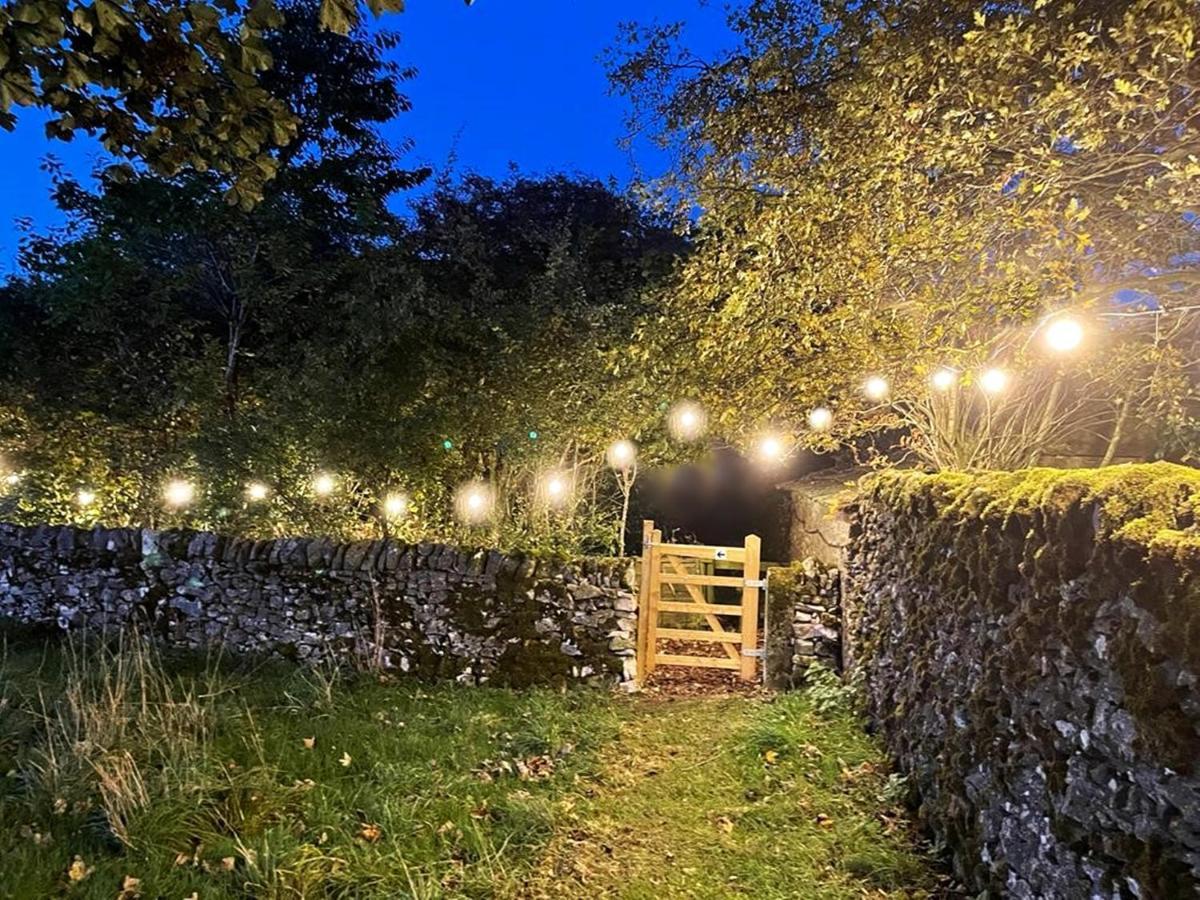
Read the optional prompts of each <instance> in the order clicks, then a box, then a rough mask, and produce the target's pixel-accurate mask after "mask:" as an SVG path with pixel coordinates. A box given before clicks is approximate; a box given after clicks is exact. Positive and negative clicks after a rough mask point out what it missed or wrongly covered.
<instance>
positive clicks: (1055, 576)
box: [844, 463, 1200, 898]
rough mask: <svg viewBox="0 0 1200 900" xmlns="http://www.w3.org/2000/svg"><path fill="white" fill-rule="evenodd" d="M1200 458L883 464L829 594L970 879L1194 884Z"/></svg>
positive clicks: (1043, 888)
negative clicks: (1021, 465)
mask: <svg viewBox="0 0 1200 900" xmlns="http://www.w3.org/2000/svg"><path fill="white" fill-rule="evenodd" d="M1198 504H1200V472H1197V471H1196V470H1193V469H1189V468H1185V467H1181V466H1174V465H1169V464H1166V463H1156V464H1151V465H1130V466H1113V467H1110V468H1106V469H1100V470H1091V471H1086V470H1069V471H1063V470H1050V469H1034V470H1029V471H1026V472H1015V473H994V474H984V475H961V474H943V475H922V474H914V473H889V474H884V475H880V476H877V477H875V478H873V479H871V480H869V481H868V482H866V483H865V484H864V487H863V490H862V492H861V494H860V496H859V499H858V500H857V502H856V504H855V506H854V507H853V509H852V511H851V512H852V520H853V521H852V528H851V539H852V540H851V546H850V548H849V553H848V558H847V566H846V577H845V581H844V588H845V591H844V594H845V596H844V603H845V604H846V605H847V620H848V623H849V627H850V629H851V630H852V632H853V637H854V640H855V645H856V654H857V659H858V661H859V662H858V664H859V665H860V666H862V667H863V668H864V670H865V675H866V683H867V685H868V694H869V709H870V713H871V716H872V718H873V720H874V722H875V724H876V725H877V726H878V728H879V730H880V732H881V734H882V737H883V739H884V741H885V742H886V744H887V747H888V748H889V750H890V751H891V753H892V754H893V755H894V757H895V758H896V759H897V760H898V762H899V764H900V766H901V768H902V769H903V771H905V772H906V773H908V774H909V776H910V777H911V779H912V782H913V785H914V787H915V789H916V792H917V794H918V795H919V803H920V812H921V815H922V818H923V819H924V820H925V822H927V823H928V824H929V825H930V826H931V827H932V828H933V830H934V831H935V832H936V834H937V836H938V837H939V838H940V839H941V840H943V841H944V842H945V843H946V844H947V846H948V847H949V848H950V849H951V851H952V853H953V857H954V861H955V866H956V868H957V869H958V872H959V874H960V875H961V876H962V877H963V878H964V880H965V881H966V882H967V883H968V884H970V885H971V886H972V888H974V889H976V890H990V891H992V892H994V893H996V894H998V895H1003V896H1008V897H1016V898H1035V897H1038V898H1041V897H1063V898H1068V897H1105V898H1111V897H1120V898H1125V897H1128V898H1182V897H1194V896H1196V895H1197V891H1198V890H1200V690H1198V684H1200V681H1198V678H1200V524H1198V520H1197V515H1196V513H1197V510H1198Z"/></svg>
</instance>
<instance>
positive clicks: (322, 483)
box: [312, 474, 337, 497]
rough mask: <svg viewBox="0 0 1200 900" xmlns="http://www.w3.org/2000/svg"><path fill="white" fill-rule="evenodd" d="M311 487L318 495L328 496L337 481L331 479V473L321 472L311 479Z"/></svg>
mask: <svg viewBox="0 0 1200 900" xmlns="http://www.w3.org/2000/svg"><path fill="white" fill-rule="evenodd" d="M312 487H313V493H315V494H316V495H317V496H318V497H328V496H329V495H330V494H332V493H333V489H334V488H335V487H337V483H336V482H335V481H334V480H333V476H332V475H327V474H321V475H318V476H317V477H316V478H314V479H313V483H312Z"/></svg>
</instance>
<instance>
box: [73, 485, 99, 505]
mask: <svg viewBox="0 0 1200 900" xmlns="http://www.w3.org/2000/svg"><path fill="white" fill-rule="evenodd" d="M75 502H76V503H77V504H78V505H80V506H91V505H92V504H93V503H95V502H96V494H95V492H94V491H89V490H88V489H87V488H82V489H80V491H79V493H77V494H76V495H75Z"/></svg>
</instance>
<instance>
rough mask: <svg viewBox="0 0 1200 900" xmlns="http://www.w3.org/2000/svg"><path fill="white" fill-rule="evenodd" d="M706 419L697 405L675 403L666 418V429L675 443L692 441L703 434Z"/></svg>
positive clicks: (685, 402)
mask: <svg viewBox="0 0 1200 900" xmlns="http://www.w3.org/2000/svg"><path fill="white" fill-rule="evenodd" d="M706 424H707V418H706V416H705V415H704V410H703V409H701V408H700V406H699V405H697V404H695V403H691V402H689V401H686V400H685V401H684V402H682V403H676V404H675V406H674V408H673V409H672V410H671V414H670V416H669V417H668V418H667V427H668V428H669V429H670V431H671V436H672V437H674V438H675V440H677V441H694V440H696V439H697V438H699V437H701V436H702V435H703V434H704V426H705V425H706Z"/></svg>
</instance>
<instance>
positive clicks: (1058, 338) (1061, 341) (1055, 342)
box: [1044, 316, 1083, 353]
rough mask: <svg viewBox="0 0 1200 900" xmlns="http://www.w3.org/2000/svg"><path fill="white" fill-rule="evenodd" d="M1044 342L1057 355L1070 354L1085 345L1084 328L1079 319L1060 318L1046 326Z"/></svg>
mask: <svg viewBox="0 0 1200 900" xmlns="http://www.w3.org/2000/svg"><path fill="white" fill-rule="evenodd" d="M1044 340H1045V341H1046V346H1047V347H1049V348H1050V349H1051V350H1053V351H1054V352H1055V353H1070V352H1071V351H1072V350H1074V349H1075V348H1076V347H1078V346H1079V345H1080V344H1081V343H1083V326H1082V325H1080V324H1079V321H1078V320H1077V319H1072V318H1071V317H1070V316H1060V317H1058V318H1057V319H1054V320H1053V321H1052V322H1051V323H1050V324H1049V325H1047V326H1046V332H1045V335H1044Z"/></svg>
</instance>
